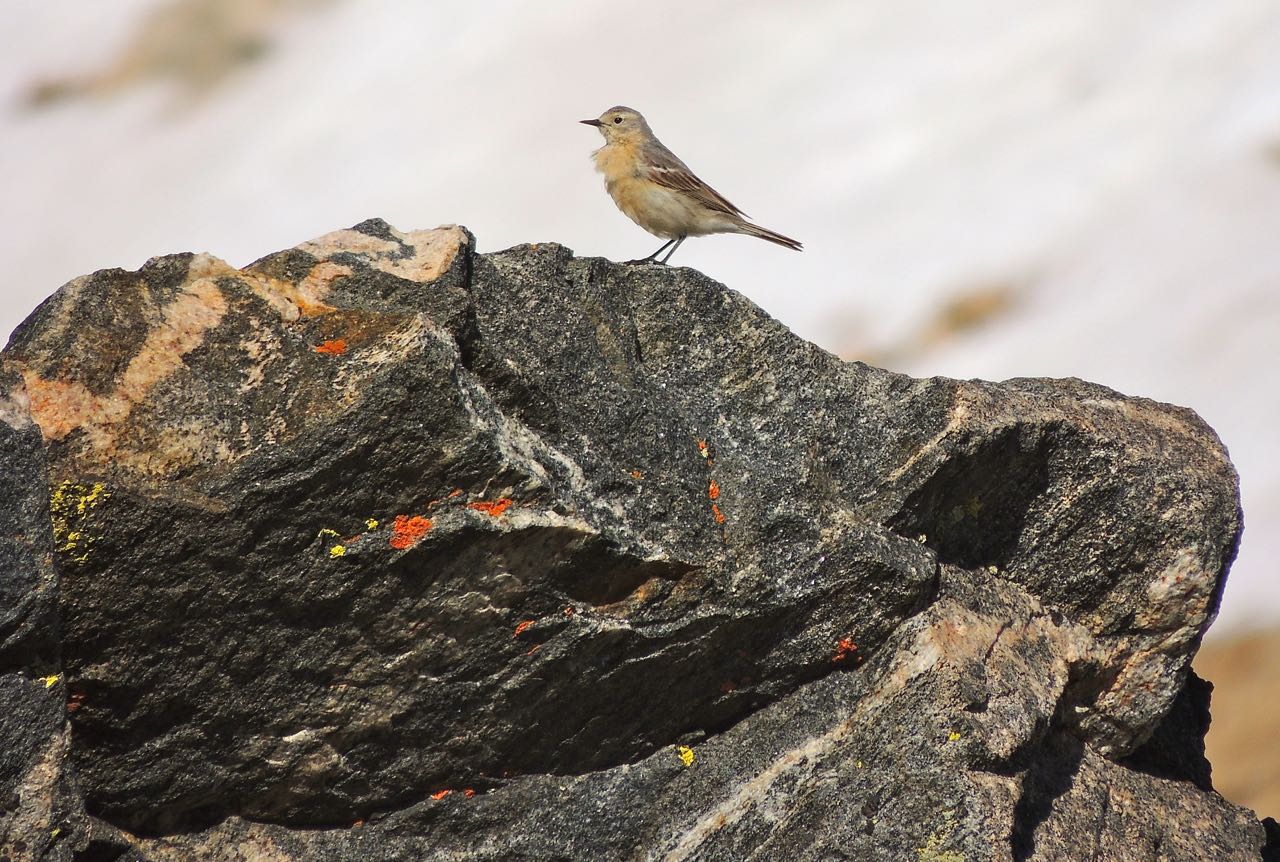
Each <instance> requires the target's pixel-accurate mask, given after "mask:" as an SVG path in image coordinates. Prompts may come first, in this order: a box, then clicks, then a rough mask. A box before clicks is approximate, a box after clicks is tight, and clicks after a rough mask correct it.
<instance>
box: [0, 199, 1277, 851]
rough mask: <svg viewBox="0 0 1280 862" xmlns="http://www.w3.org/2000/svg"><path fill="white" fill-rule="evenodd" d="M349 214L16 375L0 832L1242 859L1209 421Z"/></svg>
mask: <svg viewBox="0 0 1280 862" xmlns="http://www.w3.org/2000/svg"><path fill="white" fill-rule="evenodd" d="M472 246H473V244H472V241H471V238H470V236H469V235H468V234H467V233H466V232H465V231H463V230H461V229H458V228H442V229H439V230H435V231H424V232H418V233H411V234H402V233H399V232H396V231H394V230H393V229H391V228H390V227H389V226H387V225H386V224H384V223H382V222H378V221H371V222H365V223H363V224H361V225H358V226H356V227H355V228H353V229H351V230H345V231H338V232H336V233H333V234H329V235H327V236H325V237H322V238H320V239H318V240H315V241H313V242H309V243H305V244H303V245H302V246H299V247H298V248H295V249H290V250H288V251H284V252H280V253H278V254H275V255H271V256H269V257H267V258H264V259H263V260H261V261H258V262H257V263H255V264H253V265H251V266H249V267H247V268H245V269H244V270H236V269H234V268H232V267H230V266H228V265H227V264H225V263H223V262H221V261H219V260H217V259H215V258H212V257H210V256H207V255H189V254H184V255H172V256H168V257H162V258H156V259H153V260H151V261H149V262H148V263H147V264H146V265H145V266H144V267H143V268H142V269H141V270H139V271H138V272H123V271H120V270H109V271H103V272H99V273H95V274H94V275H91V276H86V277H84V278H80V279H77V280H75V281H73V282H71V283H70V284H68V285H66V286H65V287H64V288H62V290H60V291H59V292H58V293H57V294H56V295H54V296H53V297H52V298H50V299H49V300H48V301H47V302H46V303H45V304H44V305H42V306H41V307H40V308H39V309H38V310H37V311H36V312H35V313H34V314H33V315H32V317H31V318H30V319H29V320H28V321H27V322H26V323H25V324H24V325H23V326H22V327H21V328H20V329H19V330H18V331H17V332H16V333H15V335H14V337H13V340H12V341H11V343H10V345H9V347H8V348H7V350H6V351H5V353H4V358H3V369H2V370H0V374H2V375H3V376H0V419H2V420H3V422H0V433H3V434H4V435H5V439H4V447H3V458H4V460H5V462H6V463H5V473H4V478H3V480H2V481H3V483H4V486H3V489H0V490H2V493H3V498H2V499H0V511H3V513H4V515H5V518H6V520H5V524H4V534H3V536H0V554H3V555H4V562H5V564H6V568H5V570H4V571H3V572H0V590H3V595H4V597H5V598H6V600H7V602H6V607H5V609H4V610H3V614H4V616H3V617H2V618H0V620H2V622H3V628H0V658H3V660H4V664H3V666H2V667H0V672H2V673H3V676H2V677H0V685H2V686H3V688H4V694H3V698H4V701H5V703H6V705H11V708H10V709H8V710H7V712H8V713H9V714H8V717H6V718H4V719H0V733H2V734H3V736H4V741H5V752H6V753H5V755H4V760H3V763H0V780H2V781H3V785H2V786H0V793H3V794H4V807H3V812H2V813H0V817H3V819H2V820H0V825H2V827H3V829H4V830H5V831H4V832H3V833H0V838H2V840H3V841H4V842H5V844H4V853H5V855H7V856H8V858H9V859H27V858H32V859H34V858H66V859H72V858H74V859H81V860H110V859H117V858H119V859H138V860H170V859H271V860H294V859H296V860H310V859H352V860H358V859H359V860H362V859H405V860H410V859H415V860H416V859H437V858H438V859H486V860H513V859H521V860H577V859H582V860H614V859H616V860H635V859H665V860H682V859H699V860H743V859H762V860H763V859H770V860H773V859H779V860H792V859H794V860H801V859H805V860H808V859H813V860H818V859H822V860H828V859H859V860H865V859H885V860H890V859H915V860H922V861H923V862H927V860H934V862H959V860H986V859H992V860H1029V859H1044V860H1057V859H1075V858H1080V859H1115V860H1156V859H1178V860H1181V859H1212V860H1235V859H1240V860H1245V859H1260V858H1262V856H1263V853H1264V852H1267V853H1270V852H1271V850H1265V851H1264V846H1265V845H1266V843H1267V834H1266V830H1264V827H1263V825H1262V824H1260V823H1258V822H1257V820H1256V819H1255V818H1254V817H1253V815H1252V813H1251V812H1248V811H1246V810H1244V809H1240V808H1237V807H1235V806H1233V805H1231V804H1230V803H1228V802H1226V801H1225V800H1223V799H1222V798H1221V797H1219V796H1218V795H1217V794H1215V793H1213V792H1212V789H1211V783H1210V771H1209V764H1208V763H1207V762H1206V761H1205V760H1204V757H1203V745H1202V742H1201V739H1202V737H1203V733H1204V728H1205V727H1206V726H1207V722H1208V694H1209V686H1207V685H1206V684H1204V683H1202V682H1200V681H1198V680H1196V679H1195V677H1194V676H1192V675H1189V671H1188V664H1189V661H1190V659H1191V657H1192V655H1193V654H1194V652H1195V650H1196V648H1197V646H1198V644H1199V640H1200V637H1201V635H1202V634H1203V632H1204V629H1205V628H1206V626H1207V625H1208V624H1209V622H1210V620H1211V619H1212V615H1213V613H1214V611H1215V609H1216V605H1217V601H1218V597H1219V595H1220V593H1221V588H1222V585H1223V581H1224V579H1225V577H1226V571H1227V568H1228V566H1229V564H1230V561H1231V558H1232V556H1233V554H1234V551H1235V546H1236V542H1237V540H1238V536H1239V532H1240V524H1241V518H1240V512H1239V509H1238V503H1237V500H1238V495H1237V487H1236V477H1235V474H1234V471H1233V469H1232V467H1231V464H1230V462H1229V461H1228V459H1227V456H1226V453H1225V451H1224V450H1223V448H1222V445H1221V444H1220V442H1219V441H1218V439H1217V438H1216V436H1215V435H1214V434H1213V432H1212V431H1211V430H1210V429H1209V428H1208V427H1207V426H1205V425H1204V423H1203V422H1201V421H1200V420H1199V419H1198V418H1197V417H1196V416H1195V415H1194V414H1193V413H1192V412H1190V411H1188V410H1184V409H1181V408H1176V407H1171V406H1168V405H1164V404H1157V403H1155V402H1151V401H1146V400H1143V399H1138V398H1128V397H1124V396H1121V395H1119V394H1117V393H1115V392H1113V391H1111V390H1108V389H1105V388H1103V387H1100V386H1096V385H1092V384H1087V383H1083V382H1080V381H1075V380H1057V381H1049V380H1014V381H1007V382H1005V383H1000V384H994V383H986V382H981V381H967V382H966V381H955V380H947V379H941V378H935V379H930V380H914V379H911V378H907V377H903V376H901V375H896V374H891V373H889V372H885V371H880V370H877V369H874V368H870V367H868V366H865V365H862V364H859V363H845V362H842V361H840V360H838V359H837V358H835V357H833V356H831V355H830V354H827V353H825V352H823V351H822V350H820V349H818V348H817V347H815V346H813V345H811V344H808V343H806V342H804V341H802V340H800V339H798V338H796V337H795V336H794V335H792V334H791V333H790V332H788V331H787V330H786V329H785V328H784V327H782V326H781V325H780V324H778V323H777V322H776V321H774V320H772V319H771V318H769V317H768V316H767V315H765V314H764V313H763V312H762V311H761V310H760V309H758V308H757V307H755V306H754V305H752V304H751V303H750V302H749V301H747V300H746V299H744V298H743V297H741V296H740V295H738V294H736V293H734V292H732V291H730V290H727V289H726V288H724V287H723V286H721V285H719V284H716V283H715V282H712V281H710V280H709V279H707V278H705V277H704V276H701V275H700V274H698V273H696V272H693V271H691V270H687V269H675V268H672V269H667V268H662V267H652V266H644V267H627V266H618V265H613V264H610V263H608V262H607V261H603V260H599V259H576V258H574V257H573V256H572V254H571V253H570V252H569V251H568V250H567V249H564V248H561V247H559V246H554V245H546V246H525V247H520V248H516V249H512V250H509V251H506V252H500V253H496V254H486V255H478V254H475V253H474V251H473V247H472Z"/></svg>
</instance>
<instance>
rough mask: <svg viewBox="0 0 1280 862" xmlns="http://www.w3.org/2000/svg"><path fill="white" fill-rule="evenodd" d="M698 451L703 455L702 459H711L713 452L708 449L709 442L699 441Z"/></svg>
mask: <svg viewBox="0 0 1280 862" xmlns="http://www.w3.org/2000/svg"><path fill="white" fill-rule="evenodd" d="M698 451H699V452H701V453H702V457H703V458H710V457H711V452H710V450H709V449H707V441H706V440H699V441H698Z"/></svg>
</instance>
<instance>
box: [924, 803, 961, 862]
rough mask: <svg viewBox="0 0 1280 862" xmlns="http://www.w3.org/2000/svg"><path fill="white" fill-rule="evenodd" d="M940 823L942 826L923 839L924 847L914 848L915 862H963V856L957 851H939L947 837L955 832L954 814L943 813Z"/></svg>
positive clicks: (950, 812) (949, 812)
mask: <svg viewBox="0 0 1280 862" xmlns="http://www.w3.org/2000/svg"><path fill="white" fill-rule="evenodd" d="M942 821H943V822H942V825H941V826H939V827H938V828H937V829H935V830H934V831H933V834H932V835H930V836H929V837H928V838H926V839H925V842H924V846H923V847H917V848H916V862H965V858H964V854H963V853H961V852H959V851H958V850H943V849H941V847H942V844H943V842H944V841H946V840H947V836H948V835H950V834H951V833H952V832H954V831H955V823H956V816H955V813H954V812H952V811H944V812H943V813H942Z"/></svg>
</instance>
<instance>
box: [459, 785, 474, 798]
mask: <svg viewBox="0 0 1280 862" xmlns="http://www.w3.org/2000/svg"><path fill="white" fill-rule="evenodd" d="M462 795H463V796H465V797H467V798H468V799H470V798H471V797H472V796H475V795H476V792H475V791H474V790H472V789H471V788H470V787H468V788H467V789H466V790H464V791H462Z"/></svg>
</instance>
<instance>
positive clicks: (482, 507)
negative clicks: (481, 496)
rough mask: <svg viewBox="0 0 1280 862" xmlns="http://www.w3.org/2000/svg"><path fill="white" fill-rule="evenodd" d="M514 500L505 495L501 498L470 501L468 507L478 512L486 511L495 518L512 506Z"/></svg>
mask: <svg viewBox="0 0 1280 862" xmlns="http://www.w3.org/2000/svg"><path fill="white" fill-rule="evenodd" d="M511 503H512V500H511V499H510V498H509V497H503V498H501V499H499V500H476V501H475V502H474V503H468V504H467V508H468V509H475V510H476V511H477V512H484V513H485V514H486V515H491V516H492V517H494V518H497V517H500V516H501V515H502V513H503V512H505V511H507V509H508V508H509V507H510V506H511Z"/></svg>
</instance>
